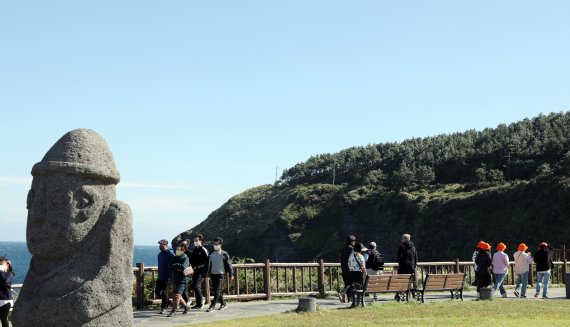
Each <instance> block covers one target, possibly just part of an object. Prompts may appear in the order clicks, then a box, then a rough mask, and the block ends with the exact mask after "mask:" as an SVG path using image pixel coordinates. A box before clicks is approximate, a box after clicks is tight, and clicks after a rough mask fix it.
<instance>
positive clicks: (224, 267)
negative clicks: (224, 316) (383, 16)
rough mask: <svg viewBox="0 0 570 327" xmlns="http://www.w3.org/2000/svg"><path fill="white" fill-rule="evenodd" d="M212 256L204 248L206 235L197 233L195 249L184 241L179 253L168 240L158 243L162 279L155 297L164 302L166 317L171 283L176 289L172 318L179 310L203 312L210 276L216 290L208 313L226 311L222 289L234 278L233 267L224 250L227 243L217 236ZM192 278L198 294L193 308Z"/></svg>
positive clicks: (161, 311) (194, 289) (161, 309)
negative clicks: (206, 284)
mask: <svg viewBox="0 0 570 327" xmlns="http://www.w3.org/2000/svg"><path fill="white" fill-rule="evenodd" d="M213 243H214V244H213V249H214V251H212V253H208V250H207V249H206V247H205V246H204V236H203V235H202V234H196V236H195V237H194V241H193V245H194V246H193V248H192V250H190V249H191V246H190V240H182V241H180V242H178V244H177V245H176V250H175V253H172V252H171V251H170V249H169V248H168V241H167V240H165V239H162V240H160V241H159V242H158V244H159V247H160V252H159V253H158V278H157V281H156V283H155V294H156V296H157V297H158V298H160V299H161V306H160V313H161V314H163V313H164V312H165V311H166V309H167V308H168V305H169V297H168V291H167V290H168V284H169V283H170V285H171V286H172V300H171V302H172V309H171V310H170V313H168V315H167V316H168V317H171V316H172V315H174V314H175V313H176V311H177V310H178V308H179V307H182V308H183V309H184V311H183V314H186V313H187V312H188V309H201V308H202V307H203V306H204V304H205V302H206V298H205V297H204V295H203V293H202V287H203V285H204V281H205V280H206V278H207V277H208V276H209V277H210V279H211V280H212V286H213V289H214V299H213V300H212V303H211V304H210V306H209V308H208V309H207V310H206V311H207V312H212V311H214V310H224V309H225V308H227V303H226V301H225V300H224V295H223V292H222V286H223V283H224V279H225V276H226V274H228V275H229V276H230V279H233V267H232V264H231V261H230V257H229V254H228V253H227V252H226V251H224V250H222V244H223V240H222V238H221V237H216V238H215V239H214V242H213ZM190 278H191V279H192V290H193V291H194V298H195V304H194V305H193V306H191V304H190V298H189V296H188V281H189V279H190ZM218 301H219V302H220V307H219V308H217V309H216V304H217V303H218Z"/></svg>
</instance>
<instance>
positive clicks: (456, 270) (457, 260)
mask: <svg viewBox="0 0 570 327" xmlns="http://www.w3.org/2000/svg"><path fill="white" fill-rule="evenodd" d="M455 273H456V274H459V259H458V258H455Z"/></svg>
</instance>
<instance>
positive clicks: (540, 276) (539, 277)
mask: <svg viewBox="0 0 570 327" xmlns="http://www.w3.org/2000/svg"><path fill="white" fill-rule="evenodd" d="M549 279H550V270H549V271H539V272H537V273H536V294H537V295H538V294H539V293H540V285H541V284H544V289H543V290H542V297H546V293H547V292H548V280H549Z"/></svg>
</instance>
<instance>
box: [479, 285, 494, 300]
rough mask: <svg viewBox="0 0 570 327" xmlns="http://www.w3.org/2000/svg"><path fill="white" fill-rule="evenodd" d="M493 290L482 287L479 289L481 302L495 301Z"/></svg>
mask: <svg viewBox="0 0 570 327" xmlns="http://www.w3.org/2000/svg"><path fill="white" fill-rule="evenodd" d="M493 293H494V292H493V289H492V288H489V287H481V288H480V289H479V299H481V300H492V299H493Z"/></svg>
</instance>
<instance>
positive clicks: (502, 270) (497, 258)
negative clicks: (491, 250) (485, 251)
mask: <svg viewBox="0 0 570 327" xmlns="http://www.w3.org/2000/svg"><path fill="white" fill-rule="evenodd" d="M506 249H507V246H506V245H505V243H502V242H501V243H499V244H497V252H495V254H494V255H493V274H494V275H495V286H493V292H494V291H496V290H497V288H498V289H499V291H500V292H501V296H502V297H507V291H505V286H504V285H503V282H504V281H505V276H506V274H507V269H509V256H508V255H507V254H506V253H505V252H504V251H505V250H506Z"/></svg>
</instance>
